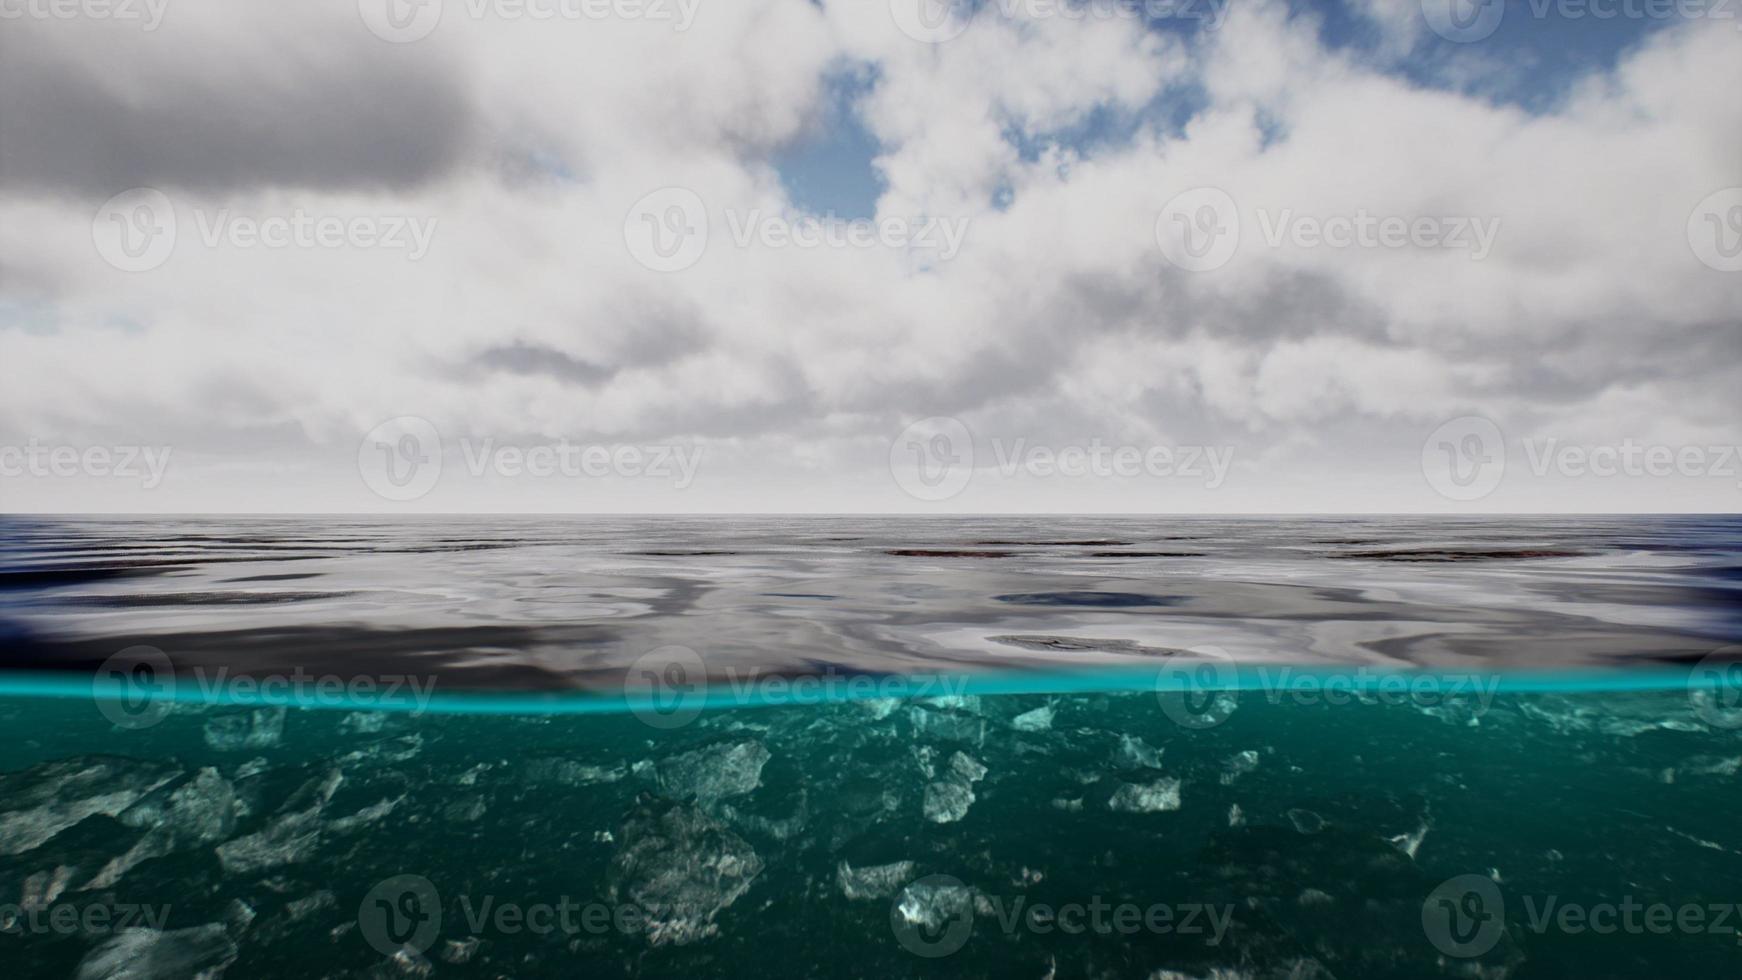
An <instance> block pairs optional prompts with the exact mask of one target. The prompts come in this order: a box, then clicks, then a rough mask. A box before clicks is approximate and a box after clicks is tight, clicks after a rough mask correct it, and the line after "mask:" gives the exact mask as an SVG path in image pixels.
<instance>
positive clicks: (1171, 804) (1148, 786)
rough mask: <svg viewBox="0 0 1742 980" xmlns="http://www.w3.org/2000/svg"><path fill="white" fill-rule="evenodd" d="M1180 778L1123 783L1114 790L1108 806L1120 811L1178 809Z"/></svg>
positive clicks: (1136, 811) (1141, 811)
mask: <svg viewBox="0 0 1742 980" xmlns="http://www.w3.org/2000/svg"><path fill="white" fill-rule="evenodd" d="M1179 806H1180V797H1179V780H1177V779H1172V778H1165V779H1158V780H1156V781H1155V782H1152V783H1123V784H1121V785H1120V787H1119V788H1118V789H1116V790H1114V791H1113V798H1112V799H1110V800H1108V801H1107V808H1108V809H1110V810H1115V811H1117V812H1120V813H1161V812H1163V811H1167V810H1178V809H1179Z"/></svg>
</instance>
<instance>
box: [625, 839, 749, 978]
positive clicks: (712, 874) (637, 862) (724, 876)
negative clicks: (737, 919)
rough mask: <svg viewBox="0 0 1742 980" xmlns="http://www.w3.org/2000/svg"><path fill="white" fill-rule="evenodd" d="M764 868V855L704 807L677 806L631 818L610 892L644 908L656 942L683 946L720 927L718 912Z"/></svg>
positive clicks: (652, 940) (650, 941) (649, 937)
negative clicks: (702, 808)
mask: <svg viewBox="0 0 1742 980" xmlns="http://www.w3.org/2000/svg"><path fill="white" fill-rule="evenodd" d="M761 873H762V859H761V858H760V857H758V856H757V854H756V852H755V851H754V850H753V849H752V848H751V847H750V845H749V843H747V842H746V841H745V840H744V839H743V838H742V837H739V836H738V835H737V834H734V833H732V832H731V831H730V830H728V829H726V827H725V826H723V825H722V824H720V823H719V822H718V821H716V820H714V819H713V818H712V817H710V816H708V815H707V814H706V813H703V812H702V811H701V810H700V809H698V808H697V807H694V806H690V805H678V806H672V807H671V808H670V809H667V810H664V811H663V812H661V811H643V812H641V813H639V814H637V815H634V816H632V817H630V819H629V820H628V821H627V822H626V823H625V825H624V828H623V844H622V847H621V849H620V850H618V852H617V854H616V856H615V857H614V858H612V861H611V872H610V893H611V897H612V900H613V901H624V900H627V901H630V902H633V903H635V904H636V905H637V906H639V907H640V908H641V910H642V912H643V916H642V920H643V921H642V925H643V928H645V930H646V932H647V942H648V944H649V945H652V946H663V945H665V944H667V943H672V944H676V945H683V944H686V943H693V942H696V941H697V940H700V939H705V938H707V937H709V936H712V935H714V934H715V933H716V932H718V931H719V927H718V926H717V925H716V924H715V923H714V918H715V916H717V915H718V914H719V913H720V911H721V910H722V909H725V908H727V907H729V906H730V905H731V904H732V903H733V902H735V901H737V900H738V898H739V897H740V896H741V895H743V894H744V893H745V892H746V891H749V889H750V884H751V882H752V881H753V880H754V879H755V878H756V876H757V875H758V874H761Z"/></svg>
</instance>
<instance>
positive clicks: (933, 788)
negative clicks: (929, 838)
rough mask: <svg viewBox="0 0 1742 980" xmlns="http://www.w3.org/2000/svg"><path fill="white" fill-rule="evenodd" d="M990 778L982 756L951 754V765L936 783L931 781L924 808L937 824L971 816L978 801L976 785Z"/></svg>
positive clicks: (927, 815)
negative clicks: (979, 758)
mask: <svg viewBox="0 0 1742 980" xmlns="http://www.w3.org/2000/svg"><path fill="white" fill-rule="evenodd" d="M984 778H986V767H985V766H984V765H981V764H980V761H979V760H978V759H975V758H974V757H972V756H970V755H968V754H966V753H964V752H957V753H956V754H954V755H952V756H950V762H949V767H948V769H947V770H945V772H944V773H943V775H942V777H941V778H940V779H938V780H937V781H936V782H931V783H927V784H926V787H925V800H924V802H923V803H922V804H921V808H922V810H923V812H924V814H925V818H926V819H927V820H930V821H932V822H933V823H954V822H956V821H957V820H960V819H962V818H963V817H965V816H967V815H968V808H969V807H970V806H972V805H973V803H974V784H975V783H977V782H979V781H980V780H982V779H984Z"/></svg>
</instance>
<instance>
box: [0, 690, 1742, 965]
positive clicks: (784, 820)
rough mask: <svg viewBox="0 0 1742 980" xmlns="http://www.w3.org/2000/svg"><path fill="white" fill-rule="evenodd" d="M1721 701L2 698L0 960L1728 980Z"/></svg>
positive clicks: (1074, 696) (1563, 695)
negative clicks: (521, 705)
mask: <svg viewBox="0 0 1742 980" xmlns="http://www.w3.org/2000/svg"><path fill="white" fill-rule="evenodd" d="M1731 672H1735V671H1734V668H1733V666H1732V665H1730V664H1728V663H1720V664H1713V665H1710V667H1709V670H1708V675H1707V676H1706V677H1705V678H1703V680H1701V681H1700V682H1697V683H1692V684H1690V683H1689V681H1688V678H1687V676H1686V675H1685V674H1684V675H1683V677H1682V679H1681V681H1680V683H1679V684H1671V683H1667V682H1666V683H1663V684H1659V685H1651V684H1645V685H1638V686H1645V687H1653V686H1655V687H1656V688H1658V689H1643V690H1622V689H1618V688H1620V687H1622V686H1624V685H1621V684H1619V683H1611V684H1609V685H1608V686H1609V687H1610V688H1617V689H1603V686H1602V685H1597V684H1592V685H1587V686H1586V687H1585V689H1584V690H1570V689H1569V690H1560V691H1555V690H1546V689H1542V688H1543V687H1544V686H1545V685H1537V686H1535V687H1534V688H1533V687H1532V686H1531V685H1529V684H1518V683H1514V684H1512V685H1511V686H1510V687H1509V686H1508V685H1507V684H1505V683H1499V684H1494V683H1486V682H1484V681H1483V680H1482V679H1481V678H1480V677H1479V676H1478V677H1474V678H1473V679H1465V680H1458V679H1456V678H1451V677H1438V676H1428V677H1424V678H1414V679H1410V678H1394V679H1393V680H1391V681H1385V680H1384V679H1383V678H1381V679H1379V680H1375V681H1370V682H1368V683H1365V684H1361V683H1348V684H1340V683H1335V682H1334V678H1333V677H1329V676H1327V675H1310V674H1309V675H1277V674H1271V675H1264V676H1265V679H1264V680H1263V682H1262V683H1253V682H1252V677H1253V676H1254V675H1249V674H1248V675H1242V677H1243V680H1242V681H1241V682H1240V683H1237V684H1234V685H1230V686H1228V687H1227V688H1226V689H1209V688H1203V687H1197V686H1194V685H1192V684H1189V683H1181V684H1168V683H1153V682H1152V683H1151V685H1150V687H1149V689H1140V688H1137V687H1136V685H1130V686H1131V687H1132V688H1133V689H1130V690H1113V691H1096V690H1089V689H1084V690H1065V691H1059V692H1054V693H1042V692H1038V691H1036V692H1033V693H1022V692H1014V693H992V692H991V688H988V687H986V685H985V683H984V682H981V683H980V688H979V689H976V688H975V686H974V685H973V684H970V683H965V682H964V681H963V679H961V678H951V677H937V678H934V679H933V684H934V686H933V687H932V688H931V689H929V690H919V689H918V688H917V687H910V688H908V689H907V690H906V692H905V693H906V694H907V696H904V697H869V698H861V697H849V698H843V699H840V700H831V699H818V700H815V701H805V702H800V701H797V700H792V701H789V703H784V704H782V703H777V702H778V700H779V699H777V698H764V699H762V701H761V703H750V702H748V701H746V700H744V699H743V698H738V699H737V700H738V701H739V702H740V703H738V704H734V703H731V702H732V701H733V700H734V699H733V698H727V699H725V700H724V701H721V700H719V699H709V700H707V701H706V702H705V703H704V702H694V701H692V702H681V701H680V702H671V701H664V702H661V701H659V700H657V699H651V700H646V701H637V700H635V699H633V698H631V699H628V700H627V701H625V702H624V703H623V704H620V705H618V706H616V708H615V710H601V711H577V712H572V713H564V712H560V711H549V710H540V709H539V708H537V707H532V706H529V707H527V708H526V709H525V710H523V711H521V712H519V713H515V712H514V711H512V710H511V706H510V705H509V704H507V703H503V704H499V705H497V707H498V708H500V710H492V711H472V710H461V705H463V704H464V702H449V701H443V700H441V699H435V700H432V701H430V702H428V703H425V704H422V705H413V706H411V707H410V708H409V709H406V710H374V711H356V710H344V709H331V708H302V707H289V708H287V707H283V706H276V705H271V704H264V703H257V704H239V703H207V702H205V701H202V700H199V699H195V698H173V699H151V698H144V699H134V700H131V701H129V700H127V699H124V698H116V699H111V698H109V697H103V698H96V699H94V698H92V697H91V696H89V691H90V689H89V688H87V694H86V696H85V697H83V698H79V697H71V696H69V697H42V696H37V695H40V694H41V693H43V692H41V691H37V692H35V693H34V694H28V695H27V694H26V693H25V692H23V691H20V690H13V691H12V692H11V693H10V694H9V695H7V696H5V697H3V698H0V735H3V736H4V738H5V742H6V744H7V745H8V747H9V749H10V751H9V753H8V755H7V759H6V762H5V765H4V770H5V771H4V772H0V949H3V950H4V951H5V956H4V959H5V961H6V962H7V964H8V965H9V967H10V968H11V972H13V973H14V975H21V976H33V977H34V976H69V977H76V978H89V980H95V978H121V977H127V978H135V980H137V978H159V977H161V978H169V977H176V978H182V977H190V976H207V977H217V976H220V975H222V976H229V977H249V978H272V977H426V976H428V977H502V976H513V977H595V976H597V977H688V976H695V975H698V974H706V975H755V976H764V977H795V978H797V977H805V978H811V977H827V976H842V977H861V976H961V977H1033V978H1036V980H1042V978H1049V977H1050V978H1065V977H1145V978H1156V980H1183V978H1219V980H1220V978H1237V977H1238V978H1247V977H1250V978H1272V977H1274V978H1282V977H1288V978H1310V977H1343V978H1361V977H1396V978H1405V977H1431V976H1446V977H1495V978H1499V977H1519V978H1531V977H1574V976H1577V977H1584V978H1589V977H1639V976H1690V977H1716V976H1736V975H1739V974H1742V941H1739V935H1742V934H1739V933H1738V929H1739V928H1742V920H1739V918H1738V903H1739V902H1742V823H1738V821H1737V820H1736V819H1735V817H1736V804H1737V801H1738V800H1742V793H1739V792H1738V789H1739V779H1742V776H1739V773H1742V700H1739V699H1738V697H1737V696H1736V695H1737V692H1738V691H1739V690H1742V686H1738V685H1735V684H1733V683H1732V682H1733V681H1734V680H1735V679H1736V678H1732V677H1731V676H1730V673H1731ZM1307 678H1310V679H1307ZM1708 682H1709V683H1708ZM86 683H87V684H89V681H87V682H86ZM1055 686H1063V685H1055ZM873 693H876V692H873ZM402 707H403V706H402ZM473 707H476V705H473Z"/></svg>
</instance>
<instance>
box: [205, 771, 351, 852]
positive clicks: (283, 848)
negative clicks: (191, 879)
mask: <svg viewBox="0 0 1742 980" xmlns="http://www.w3.org/2000/svg"><path fill="white" fill-rule="evenodd" d="M344 780H345V777H344V775H343V774H341V773H340V772H339V770H337V769H333V770H330V771H328V772H327V774H326V775H324V776H316V777H314V778H313V779H310V780H309V781H308V782H306V783H304V784H303V785H302V786H301V787H300V788H299V789H298V790H297V791H296V792H295V793H293V794H292V795H291V798H290V800H289V801H288V802H286V803H285V804H284V806H283V807H281V808H280V809H279V811H278V813H277V814H276V815H275V816H274V818H273V820H272V821H271V822H270V823H268V824H267V825H266V827H265V828H264V829H262V830H260V831H257V832H255V833H252V834H249V835H247V836H246V837H238V838H236V839H235V840H231V841H226V842H224V843H222V844H219V845H218V847H217V853H218V862H219V863H220V864H222V865H223V866H224V870H225V871H227V872H229V873H231V874H248V873H250V872H254V871H260V870H262V869H265V868H271V867H276V866H278V865H281V864H293V863H296V862H299V861H306V860H308V859H309V858H310V857H313V856H314V855H315V853H317V852H318V851H319V849H320V839H321V812H322V811H323V810H324V809H325V808H326V805H327V803H328V801H330V800H331V799H332V798H333V794H334V793H336V792H338V790H339V784H340V783H342V782H344Z"/></svg>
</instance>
